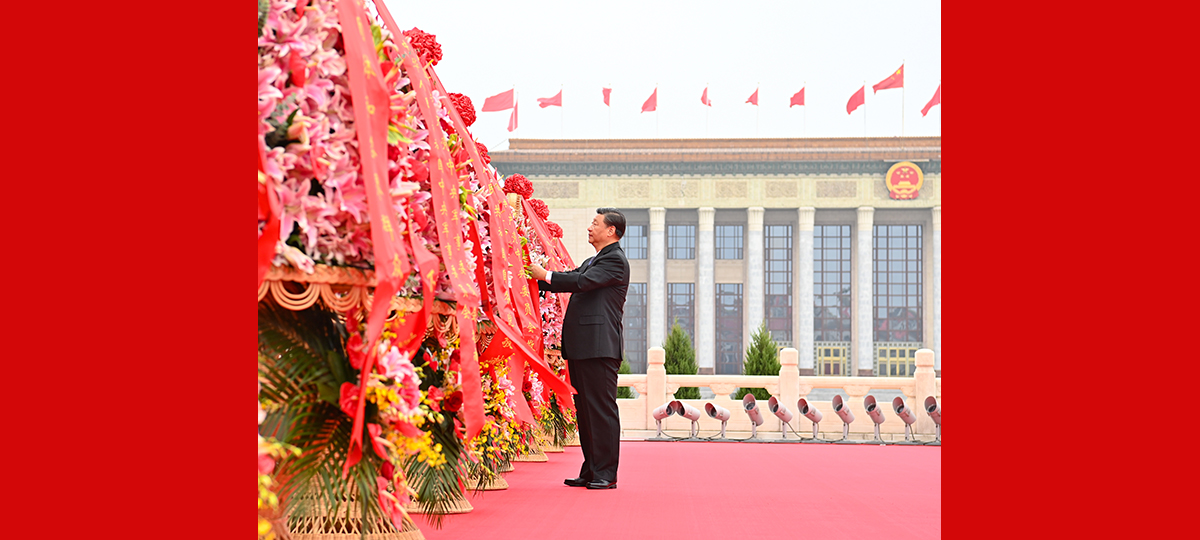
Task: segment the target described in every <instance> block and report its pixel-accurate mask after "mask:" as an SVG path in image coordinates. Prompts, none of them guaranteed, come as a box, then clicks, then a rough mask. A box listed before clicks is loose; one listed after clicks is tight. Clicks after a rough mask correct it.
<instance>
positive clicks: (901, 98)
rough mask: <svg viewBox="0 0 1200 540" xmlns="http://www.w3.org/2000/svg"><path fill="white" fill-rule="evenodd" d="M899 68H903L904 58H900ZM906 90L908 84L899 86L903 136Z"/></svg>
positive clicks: (901, 134) (901, 133)
mask: <svg viewBox="0 0 1200 540" xmlns="http://www.w3.org/2000/svg"><path fill="white" fill-rule="evenodd" d="M900 69H904V60H903V59H901V60H900ZM906 91H908V85H907V84H905V85H902V86H901V87H900V136H901V137H904V93H905V92H906ZM901 146H903V143H901Z"/></svg>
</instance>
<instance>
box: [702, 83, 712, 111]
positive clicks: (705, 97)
mask: <svg viewBox="0 0 1200 540" xmlns="http://www.w3.org/2000/svg"><path fill="white" fill-rule="evenodd" d="M700 103H703V104H705V105H708V106H709V107H712V100H711V99H708V87H707V86H705V87H704V93H703V94H700Z"/></svg>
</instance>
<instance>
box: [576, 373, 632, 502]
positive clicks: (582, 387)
mask: <svg viewBox="0 0 1200 540" xmlns="http://www.w3.org/2000/svg"><path fill="white" fill-rule="evenodd" d="M620 367H621V361H620V360H617V359H616V358H588V359H584V360H571V361H570V362H568V363H567V370H568V371H570V373H571V382H572V383H573V384H574V386H575V391H576V392H578V393H577V394H575V417H576V418H577V419H578V427H579V447H580V448H581V449H582V450H583V466H581V467H580V468H579V477H580V478H583V479H584V480H607V481H609V482H616V481H617V461H618V460H619V458H620V452H621V444H620V440H621V418H620V411H619V410H618V408H617V370H618V369H620ZM576 381H579V382H580V383H582V384H575V383H576Z"/></svg>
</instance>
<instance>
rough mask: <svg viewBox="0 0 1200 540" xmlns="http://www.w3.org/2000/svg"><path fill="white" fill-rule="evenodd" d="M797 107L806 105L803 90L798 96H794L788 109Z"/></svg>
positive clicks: (797, 93)
mask: <svg viewBox="0 0 1200 540" xmlns="http://www.w3.org/2000/svg"><path fill="white" fill-rule="evenodd" d="M796 105H804V89H803V88H801V89H800V91H799V92H796V95H794V96H792V103H791V104H790V105H788V108H789V109H790V108H792V107H795V106H796Z"/></svg>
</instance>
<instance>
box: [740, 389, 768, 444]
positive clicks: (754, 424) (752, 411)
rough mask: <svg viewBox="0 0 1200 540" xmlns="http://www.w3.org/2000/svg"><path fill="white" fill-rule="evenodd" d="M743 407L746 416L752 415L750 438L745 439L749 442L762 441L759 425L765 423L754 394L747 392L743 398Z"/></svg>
mask: <svg viewBox="0 0 1200 540" xmlns="http://www.w3.org/2000/svg"><path fill="white" fill-rule="evenodd" d="M742 409H744V410H745V411H746V416H749V417H750V438H749V439H743V441H748V442H762V441H763V440H762V439H759V438H758V426H761V425H762V424H763V417H762V413H761V412H759V411H758V403H757V402H755V401H754V394H746V397H744V398H742Z"/></svg>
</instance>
